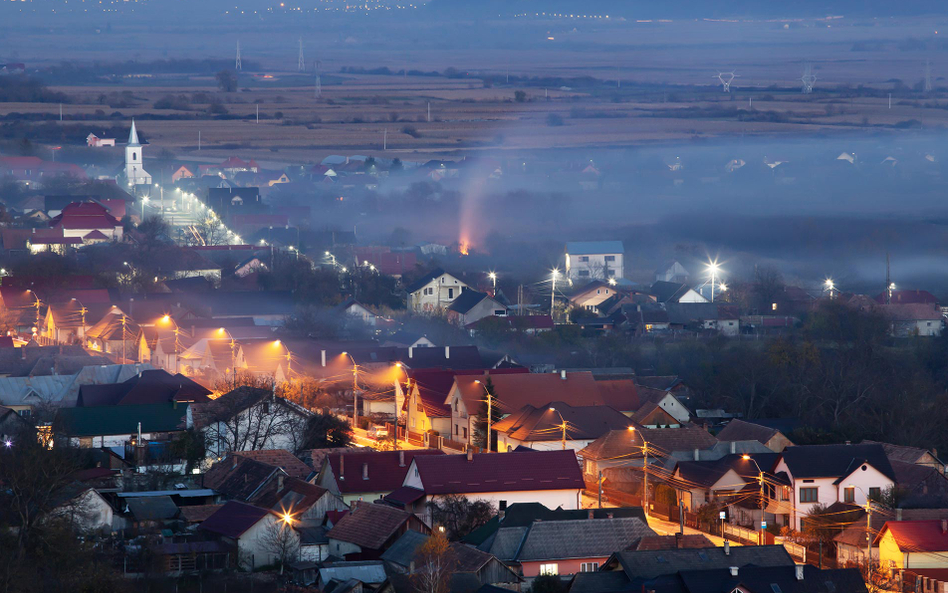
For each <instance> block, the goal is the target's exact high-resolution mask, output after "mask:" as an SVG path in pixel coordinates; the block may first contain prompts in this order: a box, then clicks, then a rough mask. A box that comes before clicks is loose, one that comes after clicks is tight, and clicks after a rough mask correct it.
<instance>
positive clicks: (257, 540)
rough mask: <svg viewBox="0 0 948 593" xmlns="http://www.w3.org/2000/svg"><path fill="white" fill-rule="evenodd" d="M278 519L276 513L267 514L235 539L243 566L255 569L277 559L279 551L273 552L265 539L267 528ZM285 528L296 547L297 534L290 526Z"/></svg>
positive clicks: (297, 542) (297, 543) (297, 544)
mask: <svg viewBox="0 0 948 593" xmlns="http://www.w3.org/2000/svg"><path fill="white" fill-rule="evenodd" d="M279 521H280V519H279V518H277V516H276V515H271V514H268V515H266V516H265V517H263V518H262V519H261V520H260V521H257V523H256V525H254V526H253V527H251V528H250V529H248V530H247V531H245V532H244V533H243V535H241V536H240V539H238V540H237V552H238V554H239V556H240V559H241V562H242V563H244V565H245V566H247V567H250V568H253V569H256V568H257V567H260V566H266V565H268V564H273V563H274V562H276V561H277V560H279V557H280V556H279V553H274V550H273V549H272V547H271V545H270V542H268V541H267V530H268V529H269V527H270V525H272V524H275V523H278V522H279ZM287 529H288V530H289V532H290V534H292V535H291V538H292V539H293V541H295V546H297V548H296V549H298V546H299V539H300V538H299V534H298V533H296V531H294V530H293V529H291V528H287Z"/></svg>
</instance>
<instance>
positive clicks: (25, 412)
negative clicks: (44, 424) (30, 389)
mask: <svg viewBox="0 0 948 593" xmlns="http://www.w3.org/2000/svg"><path fill="white" fill-rule="evenodd" d="M17 414H19V415H20V416H23V417H24V418H29V417H30V416H31V415H32V414H33V410H30V409H26V410H20V411H18V412H17Z"/></svg>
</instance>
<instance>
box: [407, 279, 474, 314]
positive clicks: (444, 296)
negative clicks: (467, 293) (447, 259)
mask: <svg viewBox="0 0 948 593" xmlns="http://www.w3.org/2000/svg"><path fill="white" fill-rule="evenodd" d="M467 288H468V286H467V284H465V283H464V282H463V281H461V280H458V279H457V278H455V277H454V276H452V275H451V274H448V273H447V272H445V271H444V270H442V269H441V268H436V269H434V270H432V271H430V272H428V273H427V274H425V275H424V276H422V277H421V278H419V279H418V280H416V281H415V282H413V283H412V284H411V285H409V286H408V287H407V288H406V289H405V290H406V292H408V308H409V310H411V311H413V312H415V313H429V314H430V313H437V312H439V311H442V310H444V309H445V308H446V307H448V305H450V304H451V303H452V302H454V299H456V298H458V297H459V296H461V292H462V291H464V290H467Z"/></svg>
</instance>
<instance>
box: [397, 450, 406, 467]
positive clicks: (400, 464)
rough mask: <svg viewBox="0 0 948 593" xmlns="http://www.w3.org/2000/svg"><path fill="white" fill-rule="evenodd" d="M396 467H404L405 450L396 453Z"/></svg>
mask: <svg viewBox="0 0 948 593" xmlns="http://www.w3.org/2000/svg"><path fill="white" fill-rule="evenodd" d="M398 467H405V450H404V449H403V450H401V451H399V452H398Z"/></svg>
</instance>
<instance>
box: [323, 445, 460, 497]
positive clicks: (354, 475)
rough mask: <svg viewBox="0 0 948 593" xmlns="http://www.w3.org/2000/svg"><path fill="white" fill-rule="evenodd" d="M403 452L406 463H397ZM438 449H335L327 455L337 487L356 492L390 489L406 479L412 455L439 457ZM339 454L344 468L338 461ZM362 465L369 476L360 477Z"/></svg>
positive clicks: (341, 489)
mask: <svg viewBox="0 0 948 593" xmlns="http://www.w3.org/2000/svg"><path fill="white" fill-rule="evenodd" d="M401 455H404V456H405V465H404V466H402V465H399V457H400V456H401ZM443 455H444V454H443V453H442V452H441V451H439V450H437V449H419V450H410V451H378V452H374V451H373V452H371V453H336V454H334V455H329V456H328V457H327V459H328V460H329V466H330V467H331V468H332V473H333V475H334V476H335V477H336V484H337V485H338V486H339V491H340V492H343V493H355V492H391V491H392V490H395V489H396V488H398V487H399V486H401V485H402V482H404V481H405V474H407V473H408V467H409V466H410V465H411V462H412V460H413V459H415V458H420V457H442V456H443ZM340 458H342V465H343V466H344V467H343V472H342V475H340V472H339V465H340ZM363 465H365V466H367V468H366V469H367V470H368V479H365V480H364V479H362V476H363V475H364V474H363V469H362V468H363Z"/></svg>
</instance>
